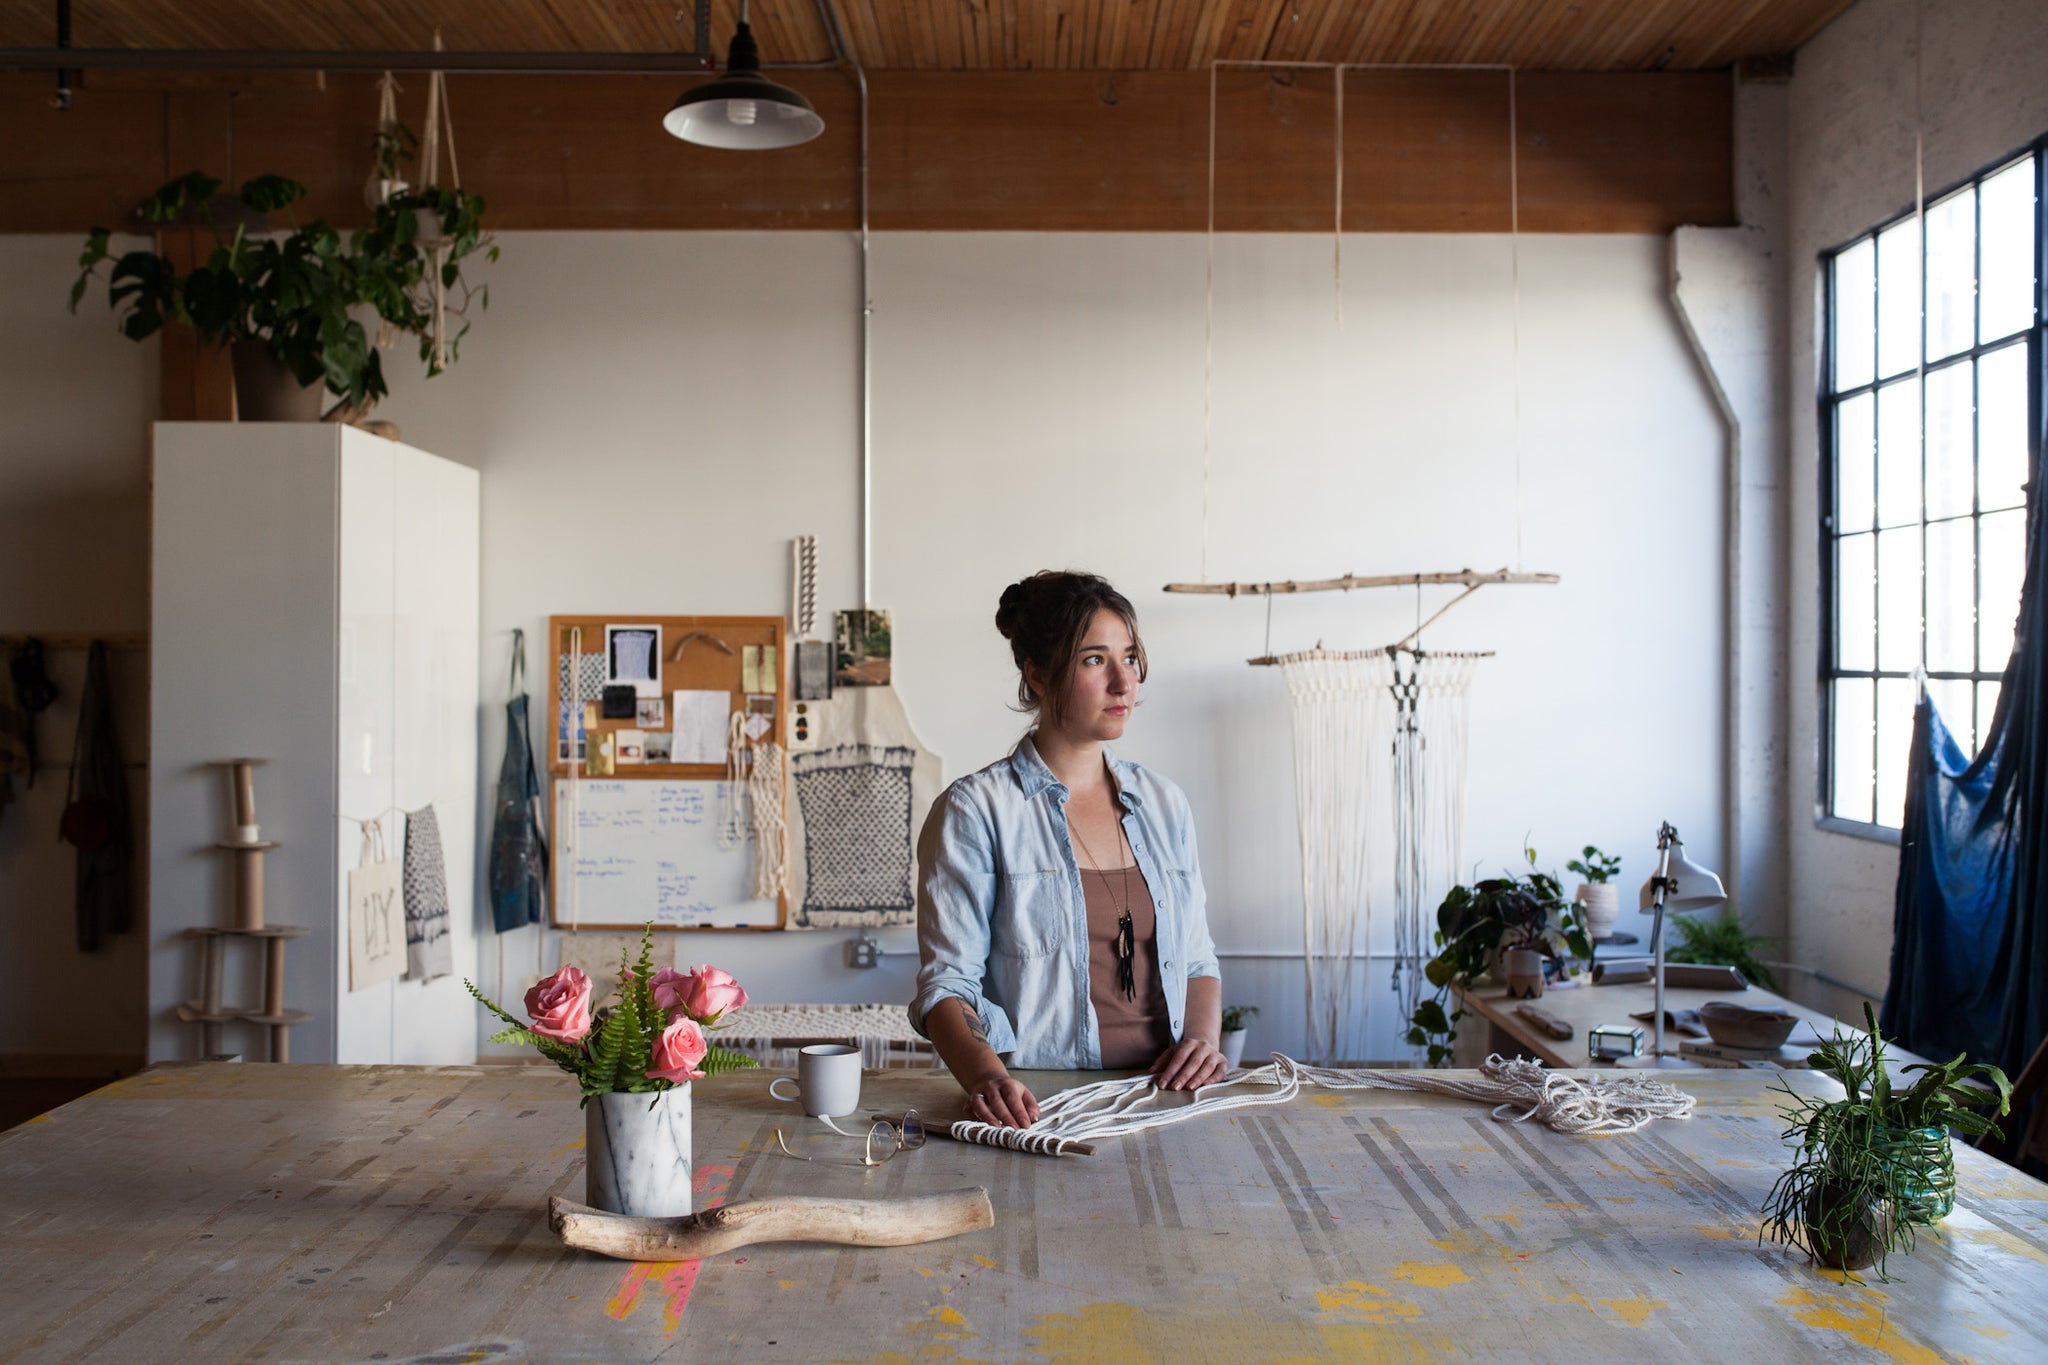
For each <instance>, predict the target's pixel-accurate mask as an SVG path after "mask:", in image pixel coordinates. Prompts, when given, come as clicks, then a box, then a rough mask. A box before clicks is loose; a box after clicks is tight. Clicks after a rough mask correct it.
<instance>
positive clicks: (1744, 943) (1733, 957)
mask: <svg viewBox="0 0 2048 1365" xmlns="http://www.w3.org/2000/svg"><path fill="white" fill-rule="evenodd" d="M1671 927H1672V930H1673V931H1674V932H1675V933H1676V934H1677V935H1678V942H1677V943H1676V944H1674V945H1673V946H1672V948H1671V949H1670V951H1668V952H1666V953H1665V954H1664V959H1665V961H1667V962H1711V963H1719V964H1721V965H1722V966H1727V967H1733V968H1735V969H1736V970H1737V971H1739V972H1741V973H1742V974H1743V975H1744V976H1745V977H1747V978H1749V981H1750V983H1751V984H1752V985H1757V986H1762V987H1763V988H1764V989H1765V990H1767V991H1775V990H1776V989H1778V978H1777V977H1776V976H1775V975H1773V974H1772V972H1771V969H1770V968H1769V967H1768V966H1766V965H1765V964H1764V962H1763V961H1762V960H1761V959H1760V958H1758V957H1757V953H1758V952H1759V951H1761V950H1762V948H1763V946H1764V945H1765V944H1766V943H1768V942H1770V940H1769V939H1767V938H1764V937H1763V936H1762V935H1760V934H1752V933H1750V932H1749V931H1748V930H1747V929H1744V928H1743V927H1742V917H1741V916H1740V915H1738V914H1736V913H1735V911H1734V909H1733V908H1729V909H1725V910H1723V911H1722V912H1721V913H1720V914H1718V915H1715V916H1714V917H1713V918H1712V919H1709V918H1707V917H1706V916H1704V915H1673V916H1671Z"/></svg>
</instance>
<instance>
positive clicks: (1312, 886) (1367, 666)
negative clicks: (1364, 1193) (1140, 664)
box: [1279, 650, 1394, 1061]
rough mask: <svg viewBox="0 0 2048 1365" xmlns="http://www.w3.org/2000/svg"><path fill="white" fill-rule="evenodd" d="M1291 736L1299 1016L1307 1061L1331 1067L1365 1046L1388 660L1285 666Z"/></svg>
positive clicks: (1368, 655)
mask: <svg viewBox="0 0 2048 1365" xmlns="http://www.w3.org/2000/svg"><path fill="white" fill-rule="evenodd" d="M1279 664H1280V672H1281V676H1282V677H1284V678H1285V679H1286V680H1287V698H1288V704H1289V709H1290V710H1291V712H1292V716H1293V729H1294V808H1295V817H1296V821H1297V823H1298V825H1299V828H1300V836H1301V935H1302V943H1303V945H1304V949H1305V957H1304V961H1303V975H1304V978H1305V981H1304V985H1305V998H1304V1004H1303V1008H1304V1010H1305V1013H1306V1018H1307V1020H1308V1052H1309V1055H1310V1056H1311V1057H1314V1058H1316V1059H1318V1060H1322V1061H1329V1060H1331V1059H1333V1058H1336V1057H1341V1056H1344V1055H1346V1053H1347V1051H1349V1055H1352V1056H1356V1055H1358V1053H1357V1052H1356V1051H1355V1050H1353V1049H1355V1048H1356V1046H1357V1045H1358V1044H1359V1043H1361V1042H1362V1041H1363V1025H1364V1017H1363V1016H1364V1014H1365V1011H1361V1012H1360V1016H1359V1018H1358V1020H1357V1024H1358V1027H1357V1028H1356V1029H1355V1030H1354V1029H1352V1028H1350V1027H1349V1025H1350V1024H1351V1022H1352V1019H1353V1015H1352V1008H1351V1007H1352V997H1353V992H1352V985H1353V982H1354V981H1355V979H1356V970H1357V958H1358V954H1359V953H1360V951H1361V950H1363V949H1364V948H1366V947H1367V946H1368V945H1369V944H1370V943H1371V940H1372V908H1373V898H1374V897H1373V890H1374V889H1373V886H1372V883H1371V875H1372V873H1373V872H1374V870H1375V869H1377V868H1379V867H1384V866H1385V857H1384V855H1385V849H1386V833H1387V823H1386V813H1385V811H1384V810H1382V809H1379V806H1380V803H1381V799H1382V797H1383V796H1384V795H1385V794H1386V792H1387V790H1388V785H1389V766H1390V759H1391V752H1392V751H1391V748H1390V745H1389V739H1390V737H1391V734H1392V731H1393V725H1394V720H1393V715H1394V705H1393V682H1394V669H1393V661H1392V658H1391V657H1390V656H1389V655H1388V654H1387V653H1385V652H1384V651H1381V650H1371V651H1358V652H1353V653H1329V652H1326V651H1323V650H1310V651H1308V652H1306V653H1301V654H1288V655H1284V656H1282V657H1281V659H1280V660H1279Z"/></svg>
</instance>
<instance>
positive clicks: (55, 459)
mask: <svg viewBox="0 0 2048 1365" xmlns="http://www.w3.org/2000/svg"><path fill="white" fill-rule="evenodd" d="M80 240H81V239H80V238H76V237H57V236H37V237H19V236H0V635H14V634H32V633H38V632H40V633H44V634H59V633H61V634H67V635H68V634H94V633H102V632H104V633H109V634H139V633H140V632H142V631H144V630H146V629H147V628H148V625H149V605H148V581H149V493H148V482H147V479H148V476H147V470H148V458H149V457H148V425H149V419H150V417H151V415H152V414H153V413H154V412H155V410H156V383H157V367H158V360H157V345H156V343H155V342H154V341H149V342H145V343H143V344H141V345H137V344H135V343H134V342H132V341H129V340H128V339H127V338H126V337H123V336H122V335H120V334H119V333H118V332H117V331H115V330H114V327H113V324H112V323H111V321H110V320H109V317H108V313H107V309H106V300H105V297H104V295H97V296H95V297H93V298H91V299H89V300H88V301H87V302H85V303H84V304H82V305H81V306H80V309H79V312H78V315H77V316H75V317H74V316H73V315H71V314H70V313H67V312H66V311H65V309H64V300H65V295H66V292H67V291H68V290H69V289H70V285H71V280H72V278H73V277H74V276H75V275H76V274H77V273H78V266H77V262H78V248H79V244H80ZM135 244H136V239H127V240H124V239H116V242H115V244H114V248H113V249H114V250H115V251H116V252H117V253H118V252H119V251H121V250H124V249H127V248H129V247H131V246H133V245H135ZM50 662H51V676H52V678H53V679H54V680H55V681H56V683H57V685H58V687H59V688H60V689H61V690H62V694H61V695H60V696H59V698H58V700H57V702H56V703H55V704H54V705H53V706H52V707H51V708H50V709H49V710H48V711H45V712H44V713H43V714H42V718H41V721H40V726H39V732H40V738H41V743H42V751H43V756H44V758H45V759H46V760H49V761H51V762H53V763H57V764H68V763H69V762H70V760H71V742H72V737H73V735H74V734H75V733H76V731H77V726H78V698H79V690H80V687H81V685H82V684H83V682H84V679H85V655H84V654H82V653H66V654H58V655H53V656H52V657H51V661H50ZM147 662H148V661H147V659H146V658H145V657H144V656H143V655H142V654H139V653H135V652H132V651H123V652H119V653H116V654H115V655H113V657H112V659H111V661H110V665H109V671H110V673H111V675H112V679H113V684H114V693H115V725H116V726H117V728H118V729H119V730H120V732H121V744H122V749H123V751H124V753H125V754H126V756H127V757H128V758H129V759H130V760H131V761H140V760H141V759H143V758H144V757H145V756H146V755H147V753H148V743H147V741H148V729H147V720H148V714H147V700H146V699H147V696H148V683H149V679H148V674H147ZM68 775H69V774H68V770H67V769H66V768H63V767H51V768H48V769H46V770H45V771H44V772H43V773H42V774H41V775H40V777H39V778H38V779H37V781H36V785H35V787H34V788H33V789H25V788H24V787H23V785H22V783H21V782H20V781H19V780H18V779H17V781H16V783H15V800H14V802H13V804H11V805H9V806H8V807H7V809H6V810H5V811H0V1068H4V1067H5V1066H6V1065H7V1064H8V1063H7V1061H6V1058H7V1057H9V1056H12V1055H18V1054H23V1053H30V1054H41V1055H45V1056H48V1055H52V1054H62V1055H69V1056H75V1057H80V1058H88V1059H107V1058H114V1057H121V1056H133V1057H139V1056H141V1055H142V1051H143V1033H144V1029H145V1027H146V1024H145V1016H146V1009H145V1005H144V1000H143V995H142V991H141V984H142V980H143V973H144V965H143V964H144V958H145V955H146V935H145V933H144V932H143V931H142V928H141V922H142V913H141V902H142V880H143V879H142V875H141V874H142V867H143V861H142V860H143V859H144V857H145V856H146V845H144V844H142V843H140V842H139V843H138V847H137V850H136V863H137V875H136V900H137V913H136V923H137V931H136V932H135V933H133V934H128V935H124V936H122V937H121V938H118V939H115V940H113V941H111V942H110V943H109V944H108V945H107V946H105V947H103V948H102V949H100V950H99V951H98V952H95V953H90V954H87V953H81V952H79V951H78V948H77V942H76V939H75V937H74V934H73V929H72V904H73V900H72V896H73V878H74V869H75V860H76V855H75V851H74V850H73V849H72V847H71V846H70V845H69V844H62V843H59V842H58V841H57V820H58V817H59V816H60V815H61V814H62V813H63V809H64V801H65V795H64V789H65V779H66V778H67V777H68ZM131 777H132V781H131V785H130V800H131V802H132V810H133V813H134V816H135V820H136V837H137V839H138V841H143V840H146V838H147V833H148V831H147V821H146V820H145V818H144V817H145V814H146V811H147V807H148V798H149V793H148V786H147V780H146V774H145V773H144V772H143V770H142V769H140V768H136V769H133V770H131ZM81 1002H90V1005H89V1007H87V1008H81V1007H80V1005H81ZM96 1064H97V1062H95V1061H85V1062H82V1063H80V1065H83V1066H93V1065H96Z"/></svg>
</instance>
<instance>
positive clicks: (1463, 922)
mask: <svg viewBox="0 0 2048 1365" xmlns="http://www.w3.org/2000/svg"><path fill="white" fill-rule="evenodd" d="M1522 857H1523V859H1524V860H1525V861H1526V862H1527V863H1528V865H1529V871H1528V872H1527V873H1525V874H1522V875H1516V874H1514V873H1503V874H1502V875H1501V876H1499V877H1490V878H1487V879H1486V880H1484V881H1481V882H1478V883H1475V884H1474V885H1472V886H1454V887H1452V888H1451V890H1450V893H1449V894H1448V895H1446V896H1445V897H1444V900H1443V904H1442V905H1439V906H1438V907H1437V911H1436V924H1437V927H1436V950H1437V951H1436V956H1435V957H1432V958H1431V959H1430V960H1429V961H1428V962H1426V963H1424V964H1423V968H1422V971H1423V975H1424V977H1426V978H1427V979H1428V981H1429V984H1430V985H1432V986H1434V987H1436V994H1435V995H1434V996H1432V997H1430V998H1429V999H1427V1000H1423V1001H1420V1002H1419V1003H1418V1004H1417V1005H1416V1006H1415V1012H1414V1014H1413V1015H1411V1016H1410V1017H1409V1020H1408V1032H1407V1035H1406V1037H1407V1041H1408V1043H1409V1045H1410V1046H1412V1047H1422V1048H1427V1049H1428V1050H1429V1065H1431V1066H1442V1065H1444V1064H1445V1063H1446V1062H1448V1061H1450V1059H1451V1050H1452V1049H1451V1045H1452V1044H1453V1043H1454V1042H1455V1041H1456V1040H1457V1036H1458V1028H1457V1026H1458V1021H1459V1020H1461V1019H1463V1018H1464V1017H1465V1010H1464V1009H1463V1008H1462V1007H1460V1008H1458V1009H1455V1010H1447V1009H1446V1008H1445V1001H1446V999H1447V998H1448V996H1449V995H1450V992H1451V988H1452V987H1453V986H1458V987H1464V986H1469V985H1470V984H1471V983H1472V982H1473V980H1474V979H1476V978H1477V977H1478V976H1479V974H1480V973H1481V972H1484V971H1485V970H1486V969H1487V968H1488V967H1489V966H1490V965H1492V962H1493V960H1494V956H1495V954H1496V953H1497V952H1507V951H1509V950H1511V949H1516V948H1527V949H1533V950H1534V951H1536V952H1539V953H1541V954H1543V955H1544V956H1545V957H1549V958H1555V957H1557V956H1558V955H1559V954H1560V953H1570V954H1571V955H1572V956H1573V957H1576V958H1579V959H1581V960H1585V961H1590V960H1591V959H1592V956H1593V943H1592V940H1591V939H1590V938H1589V937H1588V936H1587V933H1586V917H1585V910H1584V908H1583V907H1581V906H1580V905H1579V904H1578V903H1577V902H1576V901H1571V900H1567V899H1566V898H1565V896H1564V893H1563V890H1562V889H1561V888H1560V887H1559V885H1558V881H1557V878H1556V876H1555V875H1553V874H1551V873H1548V872H1539V871H1537V870H1536V850H1535V849H1533V848H1524V849H1523V850H1522Z"/></svg>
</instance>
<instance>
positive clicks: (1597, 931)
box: [1564, 844, 1621, 943]
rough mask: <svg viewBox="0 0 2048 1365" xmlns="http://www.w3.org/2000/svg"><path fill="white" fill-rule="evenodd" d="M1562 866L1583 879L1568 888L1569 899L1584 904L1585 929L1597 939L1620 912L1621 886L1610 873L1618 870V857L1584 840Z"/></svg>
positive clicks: (1611, 929) (1609, 930) (1610, 930)
mask: <svg viewBox="0 0 2048 1365" xmlns="http://www.w3.org/2000/svg"><path fill="white" fill-rule="evenodd" d="M1564 870H1565V871H1567V872H1576V873H1578V874H1579V876H1580V877H1581V878H1582V879H1583V880H1581V881H1580V882H1579V885H1578V889H1577V890H1576V891H1574V892H1572V899H1573V900H1575V901H1577V902H1578V903H1579V904H1580V905H1583V906H1585V907H1586V933H1587V934H1588V935H1589V936H1590V937H1591V938H1592V940H1593V942H1595V943H1598V942H1600V940H1602V939H1604V938H1606V937H1607V936H1608V935H1610V934H1612V933H1613V932H1614V921H1615V920H1616V919H1617V918H1618V917H1619V916H1620V914H1621V888H1620V887H1618V886H1616V885H1615V884H1614V874H1615V873H1617V872H1619V871H1621V859H1619V858H1614V857H1609V856H1608V855H1607V854H1605V853H1602V852H1601V851H1600V850H1599V849H1597V848H1595V847H1593V846H1592V845H1591V844H1587V845H1586V848H1585V851H1584V852H1583V853H1581V854H1580V855H1579V856H1578V857H1576V858H1573V859H1572V860H1571V861H1570V862H1567V863H1566V864H1565V865H1564Z"/></svg>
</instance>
